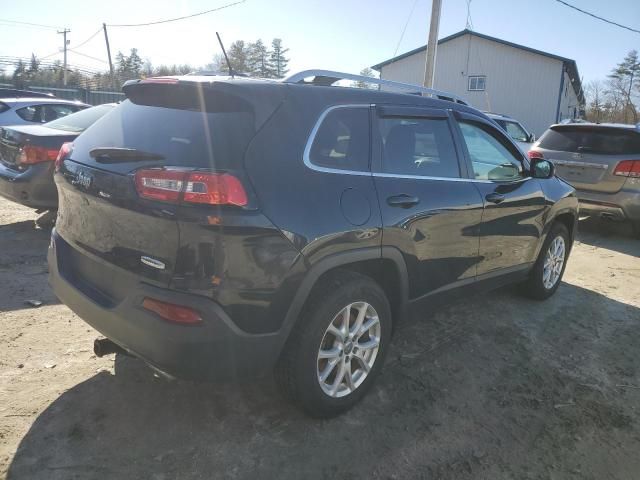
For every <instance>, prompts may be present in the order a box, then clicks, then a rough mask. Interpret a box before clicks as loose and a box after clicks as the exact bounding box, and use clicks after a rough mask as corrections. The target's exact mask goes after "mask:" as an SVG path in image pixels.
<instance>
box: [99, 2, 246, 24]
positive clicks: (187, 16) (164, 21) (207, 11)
mask: <svg viewBox="0 0 640 480" xmlns="http://www.w3.org/2000/svg"><path fill="white" fill-rule="evenodd" d="M245 1H246V0H240V1H238V2H234V3H228V4H227V5H223V6H221V7H217V8H212V9H211V10H205V11H204V12H198V13H193V14H191V15H185V16H184V17H176V18H168V19H165V20H156V21H154V22H147V23H123V24H107V27H146V26H148V25H158V24H160V23H169V22H176V21H178V20H184V19H186V18H192V17H197V16H199V15H204V14H206V13H211V12H217V11H218V10H222V9H224V8H229V7H233V6H234V5H239V4H240V3H244V2H245Z"/></svg>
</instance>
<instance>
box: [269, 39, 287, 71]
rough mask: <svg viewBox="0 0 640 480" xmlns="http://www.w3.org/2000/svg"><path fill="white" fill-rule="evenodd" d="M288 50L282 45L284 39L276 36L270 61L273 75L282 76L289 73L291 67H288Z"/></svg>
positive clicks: (272, 43) (272, 42) (272, 44)
mask: <svg viewBox="0 0 640 480" xmlns="http://www.w3.org/2000/svg"><path fill="white" fill-rule="evenodd" d="M288 51H289V49H288V48H284V47H283V46H282V39H280V38H274V39H273V40H272V41H271V53H270V55H269V57H270V58H269V63H270V65H271V68H272V71H273V76H274V77H275V78H282V77H284V76H285V75H286V74H287V72H289V69H288V68H287V65H288V64H289V59H288V58H287V57H286V54H287V52H288Z"/></svg>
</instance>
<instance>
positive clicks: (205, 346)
mask: <svg viewBox="0 0 640 480" xmlns="http://www.w3.org/2000/svg"><path fill="white" fill-rule="evenodd" d="M69 248H73V247H72V246H71V245H69V244H68V243H67V242H65V240H64V239H63V238H62V237H60V235H58V234H57V233H56V231H55V230H54V231H53V232H52V237H51V244H50V246H49V252H48V261H49V272H50V273H49V283H50V284H51V287H52V288H53V291H54V293H55V294H56V296H57V297H58V298H59V299H60V300H61V301H62V302H63V303H65V304H66V305H67V306H68V307H69V308H70V309H71V310H73V311H74V312H75V313H76V314H77V315H78V316H79V317H80V318H82V319H83V320H84V321H85V322H87V323H88V324H89V325H91V326H92V327H93V328H95V329H96V330H98V331H99V332H100V333H101V334H103V335H104V336H106V337H108V338H109V339H111V340H112V341H114V342H115V343H117V344H118V345H120V346H121V347H122V348H124V349H125V350H127V351H128V352H130V353H132V354H133V355H135V356H137V357H139V358H141V359H142V360H144V361H145V362H147V363H148V364H150V365H151V366H152V367H154V368H156V369H158V370H160V371H162V372H164V373H166V374H168V375H169V376H172V377H177V378H184V379H192V380H231V379H237V378H240V377H248V376H259V375H263V374H265V373H267V372H269V371H271V369H272V368H273V366H274V365H275V362H276V360H277V357H278V354H279V349H280V346H281V345H282V342H281V341H280V338H279V336H280V334H277V333H275V334H263V335H252V334H247V333H245V332H243V331H241V330H239V329H238V328H237V326H236V325H235V324H234V323H233V321H232V320H231V319H230V318H229V317H228V316H227V314H226V313H225V312H224V311H223V309H222V308H221V307H220V306H219V305H218V304H216V303H215V302H213V301H212V300H209V299H207V298H205V297H202V296H199V295H193V294H189V293H183V292H178V291H175V290H169V289H165V288H159V287H155V286H152V285H149V284H147V283H144V282H141V281H139V280H138V279H137V278H135V276H133V275H131V274H129V273H122V272H118V273H117V275H118V276H121V275H126V276H128V277H129V278H127V279H124V278H118V279H117V281H126V282H132V285H133V287H132V288H131V289H130V292H129V293H128V295H127V296H126V298H124V299H122V300H120V301H118V302H117V303H114V304H105V302H104V301H103V300H101V295H100V294H99V293H98V294H97V295H92V293H91V287H90V286H87V285H86V284H83V283H82V281H81V280H80V279H76V278H73V273H72V272H66V271H65V267H64V266H63V265H64V256H65V254H64V252H65V250H66V249H69ZM108 268H115V267H106V266H105V269H108ZM105 274H107V275H114V273H113V272H108V271H105ZM131 277H133V278H131ZM113 278H114V280H115V279H116V276H115V275H114V277H113ZM145 297H151V298H155V299H158V300H161V301H164V302H170V303H175V304H179V305H185V306H189V307H191V308H195V309H196V310H198V311H199V312H200V313H201V315H202V318H203V323H202V324H201V325H197V326H183V325H176V324H172V323H170V322H167V321H165V320H163V319H162V318H160V317H159V316H157V315H156V314H154V313H152V312H149V311H147V310H145V309H143V308H142V301H143V299H144V298H145Z"/></svg>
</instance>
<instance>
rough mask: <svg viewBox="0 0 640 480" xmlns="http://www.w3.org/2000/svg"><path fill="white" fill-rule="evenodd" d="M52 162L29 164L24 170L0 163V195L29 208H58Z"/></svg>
mask: <svg viewBox="0 0 640 480" xmlns="http://www.w3.org/2000/svg"><path fill="white" fill-rule="evenodd" d="M52 169H53V162H43V163H38V164H35V165H31V166H30V167H29V168H28V169H27V170H25V171H24V172H20V171H18V170H13V169H11V168H9V167H7V166H6V165H4V164H2V163H0V196H3V197H4V198H6V199H8V200H11V201H13V202H16V203H19V204H21V205H25V206H27V207H31V208H46V209H56V208H58V192H57V190H56V185H55V183H54V182H53V171H52Z"/></svg>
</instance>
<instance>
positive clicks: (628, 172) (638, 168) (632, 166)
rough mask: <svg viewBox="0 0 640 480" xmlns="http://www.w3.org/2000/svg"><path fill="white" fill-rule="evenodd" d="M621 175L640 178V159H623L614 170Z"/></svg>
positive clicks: (614, 172)
mask: <svg viewBox="0 0 640 480" xmlns="http://www.w3.org/2000/svg"><path fill="white" fill-rule="evenodd" d="M613 174H614V175H618V176H620V177H632V178H640V160H623V161H621V162H619V163H618V164H617V165H616V168H615V169H614V170H613Z"/></svg>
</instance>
